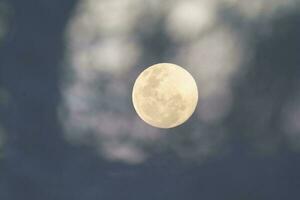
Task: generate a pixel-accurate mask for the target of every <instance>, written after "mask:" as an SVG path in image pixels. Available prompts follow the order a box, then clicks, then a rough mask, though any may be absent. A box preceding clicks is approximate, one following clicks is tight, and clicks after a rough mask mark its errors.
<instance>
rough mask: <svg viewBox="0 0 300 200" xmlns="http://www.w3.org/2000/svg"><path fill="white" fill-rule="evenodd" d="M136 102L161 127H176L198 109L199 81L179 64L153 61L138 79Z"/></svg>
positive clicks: (145, 117) (150, 121) (139, 111)
mask: <svg viewBox="0 0 300 200" xmlns="http://www.w3.org/2000/svg"><path fill="white" fill-rule="evenodd" d="M132 102H133V106H134V108H135V110H136V112H137V114H138V115H139V116H140V118H142V120H144V121H145V122H146V123H148V124H150V125H152V126H154V127H158V128H172V127H175V126H178V125H180V124H182V123H184V122H185V121H186V120H188V119H189V118H190V116H191V115H192V114H193V112H194V111H195V108H196V105H197V102H198V89H197V84H196V82H195V80H194V78H193V77H192V75H191V74H190V73H189V72H188V71H186V70H185V69H183V68H182V67H180V66H178V65H175V64H170V63H160V64H156V65H152V66H150V67H148V68H147V69H145V70H144V71H143V72H142V73H141V74H140V75H139V76H138V78H137V79H136V81H135V83H134V86H133V91H132Z"/></svg>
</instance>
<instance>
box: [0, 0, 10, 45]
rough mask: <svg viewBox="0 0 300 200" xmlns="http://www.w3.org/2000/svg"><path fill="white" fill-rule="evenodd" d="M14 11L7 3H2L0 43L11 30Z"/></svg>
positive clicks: (0, 9)
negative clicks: (10, 25)
mask: <svg viewBox="0 0 300 200" xmlns="http://www.w3.org/2000/svg"><path fill="white" fill-rule="evenodd" d="M11 15H12V9H11V7H10V6H9V4H8V3H7V2H6V1H0V42H1V41H2V40H3V39H4V37H5V35H6V34H7V32H8V28H9V24H10V23H9V19H10V17H11Z"/></svg>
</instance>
